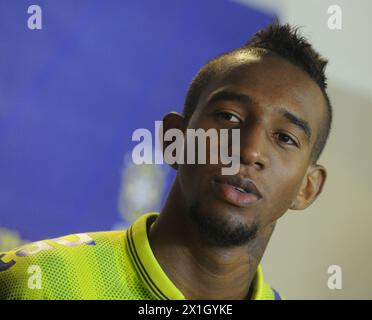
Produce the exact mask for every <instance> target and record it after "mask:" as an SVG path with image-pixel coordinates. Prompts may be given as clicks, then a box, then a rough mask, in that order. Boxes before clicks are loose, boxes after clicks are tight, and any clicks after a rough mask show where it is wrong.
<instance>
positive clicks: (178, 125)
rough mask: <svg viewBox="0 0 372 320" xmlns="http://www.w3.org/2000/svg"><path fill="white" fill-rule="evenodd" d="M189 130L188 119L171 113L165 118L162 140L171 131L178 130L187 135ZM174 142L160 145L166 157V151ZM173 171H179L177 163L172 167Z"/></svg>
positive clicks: (162, 142) (164, 142)
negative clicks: (186, 132) (187, 129)
mask: <svg viewBox="0 0 372 320" xmlns="http://www.w3.org/2000/svg"><path fill="white" fill-rule="evenodd" d="M186 128H187V121H186V119H185V118H184V117H183V116H182V115H181V114H180V113H178V112H169V113H167V114H166V115H165V116H164V118H163V126H162V128H161V129H160V130H163V132H162V134H160V135H159V137H161V139H163V137H164V134H165V132H166V131H168V130H169V129H178V130H181V131H182V132H183V133H185V131H186ZM172 142H174V140H173V141H164V140H163V141H160V145H161V146H162V152H163V155H164V151H165V149H166V148H167V146H169V145H170V144H171V143H172ZM170 166H171V167H172V168H173V169H175V170H177V168H178V165H177V163H175V164H171V165H170Z"/></svg>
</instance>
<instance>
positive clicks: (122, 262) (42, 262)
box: [0, 212, 280, 300]
mask: <svg viewBox="0 0 372 320" xmlns="http://www.w3.org/2000/svg"><path fill="white" fill-rule="evenodd" d="M157 216H158V213H156V212H150V213H146V214H144V215H142V216H141V217H139V218H138V219H137V220H136V221H135V222H134V223H133V224H132V225H131V226H130V227H129V228H128V229H127V230H123V231H107V232H89V233H79V234H73V235H68V236H65V237H60V238H55V239H48V240H43V241H38V242H34V243H31V244H27V245H25V246H22V247H20V248H16V249H14V250H11V251H8V252H2V253H0V299H94V300H95V299H124V300H130V299H135V300H153V299H159V300H182V299H185V297H184V295H183V294H182V292H181V291H180V290H179V289H178V288H177V287H176V286H175V285H174V283H173V282H172V281H171V280H170V279H169V278H168V276H167V275H166V273H165V272H164V271H163V269H162V268H161V266H160V264H159V263H158V261H157V260H156V258H155V256H154V254H153V252H152V250H151V247H150V244H149V240H148V228H149V225H150V222H151V221H153V220H154V219H156V217H157ZM253 286H254V289H253V295H252V299H255V300H274V299H275V300H278V299H280V295H279V294H278V293H277V292H276V291H275V290H274V289H272V288H271V287H270V286H269V285H268V284H266V283H265V282H264V279H263V275H262V270H261V267H260V266H259V267H258V269H257V272H256V275H255V277H254V280H253Z"/></svg>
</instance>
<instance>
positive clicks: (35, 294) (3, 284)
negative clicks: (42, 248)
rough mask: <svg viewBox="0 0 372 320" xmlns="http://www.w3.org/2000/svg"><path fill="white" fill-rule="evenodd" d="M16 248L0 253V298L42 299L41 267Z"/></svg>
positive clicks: (32, 258)
mask: <svg viewBox="0 0 372 320" xmlns="http://www.w3.org/2000/svg"><path fill="white" fill-rule="evenodd" d="M34 260H35V259H34V257H32V256H30V257H22V256H17V250H12V251H8V252H3V253H0V300H22V299H43V295H44V294H43V287H42V267H41V266H40V265H39V264H37V262H36V261H34Z"/></svg>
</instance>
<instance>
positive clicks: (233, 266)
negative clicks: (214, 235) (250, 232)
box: [149, 178, 274, 300]
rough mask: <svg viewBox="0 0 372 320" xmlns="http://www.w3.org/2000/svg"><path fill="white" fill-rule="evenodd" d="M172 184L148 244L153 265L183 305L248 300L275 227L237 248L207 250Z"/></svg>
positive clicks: (205, 243) (152, 227)
mask: <svg viewBox="0 0 372 320" xmlns="http://www.w3.org/2000/svg"><path fill="white" fill-rule="evenodd" d="M181 194H182V193H181V190H180V188H179V184H178V180H177V178H176V179H175V181H174V183H173V186H172V188H171V191H170V193H169V197H168V199H167V202H166V204H165V206H164V208H163V210H162V211H161V214H160V216H159V217H158V218H157V219H156V220H155V222H154V223H153V224H152V225H151V228H150V231H149V241H150V245H151V248H152V250H153V252H154V255H155V257H156V259H157V260H158V262H159V264H160V265H161V267H162V268H163V270H164V271H165V273H166V274H167V276H168V277H169V278H170V280H172V282H173V283H174V284H175V285H176V287H177V288H178V289H179V290H180V291H181V292H182V293H183V295H184V296H185V298H186V299H188V300H191V299H197V300H199V299H206V300H208V299H234V300H241V299H249V297H250V296H251V293H252V288H251V284H252V280H253V278H254V276H255V273H256V270H257V267H258V264H259V262H260V260H261V258H262V255H263V253H264V251H265V248H266V246H267V243H268V241H269V239H270V236H271V234H272V231H273V228H274V224H271V225H269V226H268V227H266V228H264V230H260V231H259V232H258V234H257V236H256V238H254V239H252V240H251V241H250V242H249V243H247V244H246V245H244V246H240V247H232V248H231V247H230V248H221V247H215V246H211V245H210V244H208V243H207V242H206V241H205V239H203V235H202V234H200V232H199V230H198V228H197V226H196V225H194V223H193V222H192V221H191V220H190V218H189V216H188V212H187V207H186V205H185V204H184V201H183V199H182V197H181Z"/></svg>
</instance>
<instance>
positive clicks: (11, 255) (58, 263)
mask: <svg viewBox="0 0 372 320" xmlns="http://www.w3.org/2000/svg"><path fill="white" fill-rule="evenodd" d="M125 232H126V231H103V232H88V233H78V234H70V235H66V236H63V237H58V238H54V239H46V240H42V241H37V242H33V243H29V244H26V245H24V246H22V247H19V248H15V249H13V250H10V251H7V252H0V288H1V290H0V299H43V298H45V297H46V295H47V293H49V292H51V290H52V289H51V286H53V287H55V286H56V285H58V284H60V285H65V287H66V283H67V282H68V281H71V279H72V278H73V277H74V276H76V272H77V271H81V276H84V277H89V276H90V274H89V273H93V272H95V270H96V269H97V268H99V263H98V257H99V256H106V254H107V255H108V256H110V257H111V258H112V257H115V256H120V255H121V254H123V251H124V250H125V249H124V235H125ZM86 265H90V266H91V268H89V269H88V268H86V267H85V266H86ZM44 280H45V281H44ZM57 289H58V288H56V290H57Z"/></svg>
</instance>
